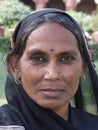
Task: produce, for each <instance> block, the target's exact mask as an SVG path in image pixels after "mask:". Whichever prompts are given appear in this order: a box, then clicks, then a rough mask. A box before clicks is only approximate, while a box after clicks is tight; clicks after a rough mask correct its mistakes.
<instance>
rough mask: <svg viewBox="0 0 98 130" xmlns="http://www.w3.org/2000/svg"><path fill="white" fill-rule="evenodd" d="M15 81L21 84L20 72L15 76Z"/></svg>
mask: <svg viewBox="0 0 98 130" xmlns="http://www.w3.org/2000/svg"><path fill="white" fill-rule="evenodd" d="M14 80H15V83H16V84H18V85H19V84H21V78H20V74H19V73H16V76H15V77H14Z"/></svg>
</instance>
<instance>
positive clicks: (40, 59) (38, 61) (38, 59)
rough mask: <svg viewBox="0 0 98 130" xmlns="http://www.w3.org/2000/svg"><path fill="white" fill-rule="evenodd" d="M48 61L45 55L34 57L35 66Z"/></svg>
mask: <svg viewBox="0 0 98 130" xmlns="http://www.w3.org/2000/svg"><path fill="white" fill-rule="evenodd" d="M46 61H47V59H46V57H45V56H44V55H34V56H32V62H33V63H34V64H42V63H45V62H46Z"/></svg>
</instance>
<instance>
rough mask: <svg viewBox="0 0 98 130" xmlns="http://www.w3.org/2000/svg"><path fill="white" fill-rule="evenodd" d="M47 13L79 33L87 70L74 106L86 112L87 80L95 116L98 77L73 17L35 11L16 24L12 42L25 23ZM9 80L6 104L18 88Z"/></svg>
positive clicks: (86, 43) (50, 10)
mask: <svg viewBox="0 0 98 130" xmlns="http://www.w3.org/2000/svg"><path fill="white" fill-rule="evenodd" d="M48 13H57V14H62V15H64V16H65V17H66V19H68V20H69V21H71V23H72V24H73V25H74V26H75V27H76V29H77V30H78V32H79V35H80V37H81V46H82V48H83V52H84V56H85V59H86V63H87V69H86V72H85V75H86V79H85V83H84V81H81V85H80V87H79V89H78V91H77V93H76V95H75V98H74V101H75V106H76V107H77V108H80V109H85V110H86V107H85V105H86V104H85V103H84V102H85V101H86V98H87V96H85V95H86V94H85V91H84V89H85V88H86V82H87V80H88V83H89V84H87V89H88V90H87V91H89V90H90V93H91V95H88V96H89V100H91V102H94V108H95V109H97V110H96V112H95V114H97V111H98V94H97V93H98V76H97V73H96V70H95V67H94V64H93V62H92V59H91V57H90V55H89V54H90V53H89V52H90V51H89V50H90V49H89V47H88V42H87V40H86V38H85V34H84V32H83V30H82V29H81V27H80V26H79V24H78V23H77V22H76V21H75V20H74V19H73V17H71V16H70V15H68V14H67V13H65V12H64V11H62V10H59V9H51V8H49V9H43V10H39V11H35V12H33V13H31V14H29V15H27V16H26V17H25V18H23V19H22V20H21V21H20V22H19V23H18V25H17V26H16V28H15V31H14V34H13V41H14V43H15V42H16V41H17V37H19V36H20V35H21V32H20V30H21V29H22V28H23V26H24V25H25V29H26V26H27V25H26V24H27V23H28V24H29V25H30V24H31V22H32V21H33V20H36V19H37V18H38V17H40V16H43V15H45V14H48ZM22 31H25V30H22ZM72 33H74V31H72ZM9 80H10V79H8V80H7V82H6V87H5V93H6V98H7V101H8V103H10V102H12V100H13V98H14V97H16V95H17V88H18V87H17V85H15V82H14V81H11V82H13V85H10V84H9ZM11 80H12V79H11ZM8 84H9V85H8ZM84 87H85V88H84ZM88 93H89V92H88ZM86 111H87V110H86Z"/></svg>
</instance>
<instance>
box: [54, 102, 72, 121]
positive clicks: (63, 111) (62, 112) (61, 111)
mask: <svg viewBox="0 0 98 130" xmlns="http://www.w3.org/2000/svg"><path fill="white" fill-rule="evenodd" d="M53 111H54V112H55V113H57V114H58V115H59V116H60V117H62V118H63V119H64V120H66V121H68V120H69V104H67V105H66V106H62V107H60V108H56V109H54V110H53Z"/></svg>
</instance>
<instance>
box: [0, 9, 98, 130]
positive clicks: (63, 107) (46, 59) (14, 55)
mask: <svg viewBox="0 0 98 130" xmlns="http://www.w3.org/2000/svg"><path fill="white" fill-rule="evenodd" d="M91 59H92V58H91ZM91 59H90V57H89V48H88V45H87V41H86V39H85V36H84V33H83V32H82V30H81V29H80V27H79V25H78V24H77V22H76V21H75V20H74V19H73V18H72V17H71V16H69V15H68V14H66V13H65V12H63V11H61V10H57V9H44V10H39V11H36V12H34V13H31V14H29V15H28V16H26V17H25V18H23V19H22V20H21V21H20V22H19V23H18V25H17V27H16V29H15V31H14V34H13V40H12V42H11V48H10V50H9V54H8V56H7V59H6V62H7V66H8V72H9V73H10V74H11V76H12V78H13V79H14V81H15V83H16V84H15V85H13V86H11V87H6V97H7V100H8V104H6V105H3V106H2V107H1V108H0V124H1V125H22V126H24V127H25V129H26V130H50V129H53V130H97V129H98V123H97V122H98V117H97V116H94V115H92V114H89V113H86V112H83V111H82V110H79V109H77V108H72V107H71V106H70V100H71V99H72V98H73V97H74V96H75V94H76V92H77V94H76V97H77V95H79V93H80V84H81V83H82V80H81V79H82V78H84V74H85V71H86V69H89V74H90V75H91V76H92V75H93V76H94V81H93V79H92V81H91V82H92V85H93V86H94V87H93V88H94V95H95V99H96V97H97V92H96V91H97V89H98V88H97V87H98V83H97V82H98V81H97V80H98V78H97V75H96V72H95V69H94V66H93V64H92V61H91ZM94 83H95V84H94ZM85 87H86V86H85ZM80 94H81V93H80ZM79 96H80V95H79ZM76 99H77V98H76ZM79 101H80V100H79ZM96 104H97V100H96ZM76 105H77V104H76ZM78 106H80V107H82V104H79V105H78ZM92 122H93V123H92Z"/></svg>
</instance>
